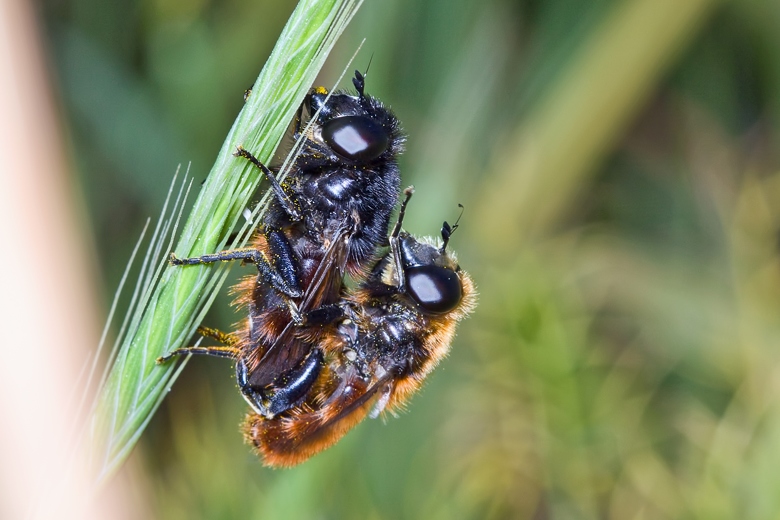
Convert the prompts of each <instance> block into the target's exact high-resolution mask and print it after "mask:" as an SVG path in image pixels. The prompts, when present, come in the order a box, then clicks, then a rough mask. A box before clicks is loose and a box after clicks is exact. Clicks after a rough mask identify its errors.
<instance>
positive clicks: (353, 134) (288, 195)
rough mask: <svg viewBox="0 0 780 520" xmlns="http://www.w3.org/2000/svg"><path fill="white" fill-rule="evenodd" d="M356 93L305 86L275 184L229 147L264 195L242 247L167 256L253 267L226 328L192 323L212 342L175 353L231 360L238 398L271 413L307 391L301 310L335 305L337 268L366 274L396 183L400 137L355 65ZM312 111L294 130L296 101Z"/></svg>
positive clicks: (310, 357) (340, 272)
mask: <svg viewBox="0 0 780 520" xmlns="http://www.w3.org/2000/svg"><path fill="white" fill-rule="evenodd" d="M352 82H353V85H354V86H355V88H356V90H357V95H352V94H350V93H347V92H336V93H334V94H332V95H330V96H328V92H327V90H326V89H324V88H322V87H318V88H315V89H313V90H312V91H311V92H310V93H309V94H308V95H307V96H306V98H305V100H304V102H303V104H302V106H301V108H300V109H299V111H298V116H297V117H296V121H295V126H294V132H293V139H294V140H295V141H296V142H297V141H302V145H301V147H300V153H299V154H298V155H297V156H296V157H295V160H294V161H293V163H292V166H291V167H290V170H289V173H288V176H287V178H286V179H285V180H284V182H282V183H280V182H278V181H277V179H276V175H275V173H274V172H273V171H272V170H270V169H269V168H267V167H266V166H265V165H264V164H262V163H261V162H260V161H259V160H257V159H256V158H255V157H254V156H253V155H252V154H251V153H249V152H248V151H246V150H244V149H243V148H240V147H239V149H238V151H237V152H236V154H235V155H237V156H240V157H243V158H245V159H248V160H249V161H251V162H252V163H253V164H254V165H255V166H256V167H257V168H259V169H261V170H262V171H263V173H264V174H265V176H266V178H267V179H268V181H269V183H270V187H271V190H272V192H273V195H274V196H273V198H272V200H271V203H270V205H269V207H268V210H267V212H266V213H265V214H264V216H263V219H262V221H261V225H260V228H259V230H258V232H257V233H256V235H255V236H254V238H253V240H252V242H251V245H250V247H248V248H244V249H238V250H230V251H221V252H218V253H215V254H210V255H204V256H200V257H194V258H177V257H176V256H175V255H173V254H171V257H170V262H171V264H173V265H194V264H204V263H212V262H218V261H229V260H241V261H244V262H250V263H254V264H255V265H256V266H257V269H258V274H257V275H255V276H249V277H247V278H246V279H244V280H243V281H242V282H241V283H239V284H238V285H237V286H236V287H235V288H234V292H236V293H238V295H239V296H238V298H237V300H236V301H237V303H238V304H239V305H244V306H246V308H247V310H248V318H247V319H246V320H245V321H244V322H243V323H242V324H241V325H239V327H238V330H237V331H236V332H234V333H230V334H225V333H221V332H219V331H215V330H213V329H200V332H201V333H203V334H204V335H207V336H210V337H213V338H215V339H217V340H218V341H220V342H221V343H223V344H224V346H222V347H192V348H183V349H177V350H175V351H173V352H171V353H170V354H168V355H166V356H164V357H162V358H160V359H159V360H158V362H165V361H167V360H168V359H170V358H171V357H173V356H175V355H178V354H184V353H198V354H207V355H213V356H220V357H228V358H232V359H235V360H236V377H237V381H238V384H239V387H240V389H241V392H242V394H243V395H244V397H245V399H246V400H247V401H248V402H249V404H250V405H251V406H252V408H253V409H254V410H255V411H256V412H257V413H259V414H261V415H264V416H266V417H273V416H275V415H276V414H278V413H280V412H282V411H284V410H286V409H289V408H290V407H291V406H293V405H294V404H295V403H296V402H297V401H299V400H300V399H301V398H302V397H303V395H304V394H305V393H306V392H307V391H308V385H310V384H311V383H312V382H313V380H314V379H313V378H314V376H315V372H316V370H317V367H318V366H319V364H320V361H321V360H320V359H319V358H318V357H317V355H316V352H313V351H312V350H311V349H309V348H308V346H307V345H305V344H303V343H300V342H296V341H292V335H293V329H294V327H295V323H296V321H297V320H298V319H299V318H298V317H299V315H300V314H301V313H306V312H308V311H310V310H313V309H319V308H323V307H324V308H327V306H328V305H336V304H337V303H338V302H339V299H340V292H341V287H342V283H343V281H344V277H345V276H346V275H350V276H352V277H355V278H356V279H358V280H359V279H362V278H364V277H365V276H366V271H367V270H368V268H369V267H370V266H371V265H372V263H373V261H374V259H375V255H376V251H377V249H378V248H379V247H380V246H382V245H384V244H385V242H386V240H387V229H388V225H389V222H390V216H391V213H392V211H393V209H394V207H395V201H396V197H397V193H398V191H399V189H400V188H399V185H400V174H399V171H398V165H397V157H398V155H399V154H400V153H402V151H403V145H404V136H403V134H402V132H401V129H400V124H399V122H398V119H397V118H396V117H395V116H394V115H393V113H392V112H391V111H390V110H389V109H388V108H387V107H385V106H384V105H383V104H382V103H381V102H380V101H379V100H377V99H376V98H373V97H371V96H369V95H366V94H365V91H364V89H365V78H364V76H363V75H362V74H361V73H360V72H359V71H355V77H354V78H353V80H352ZM304 108H305V109H306V111H307V113H308V116H309V117H310V118H314V120H313V121H312V123H311V124H310V126H309V130H308V131H302V116H303V110H304Z"/></svg>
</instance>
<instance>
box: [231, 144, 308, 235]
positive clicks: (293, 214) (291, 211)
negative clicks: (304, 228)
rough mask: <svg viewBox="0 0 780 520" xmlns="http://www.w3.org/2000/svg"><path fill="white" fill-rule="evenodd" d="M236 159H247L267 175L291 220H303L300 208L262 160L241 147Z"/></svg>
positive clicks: (272, 188) (278, 199) (277, 198)
mask: <svg viewBox="0 0 780 520" xmlns="http://www.w3.org/2000/svg"><path fill="white" fill-rule="evenodd" d="M233 155H235V156H236V157H243V158H244V159H247V160H248V161H249V162H251V163H252V164H254V165H255V166H256V167H257V168H258V169H259V170H260V171H261V172H263V174H264V175H265V178H266V179H268V182H270V183H271V190H273V192H274V195H275V196H276V200H277V201H278V202H279V204H280V205H281V206H282V208H284V211H285V212H286V213H287V214H288V215H289V216H290V218H291V219H292V220H293V221H295V222H299V221H301V220H303V215H302V214H301V211H300V209H299V208H297V207H296V206H295V203H294V202H293V201H292V200H290V197H289V196H288V195H287V194H286V193H285V192H284V188H282V185H281V184H279V181H278V180H277V179H276V175H274V172H272V171H271V170H270V169H269V168H268V167H267V166H266V165H265V164H263V163H261V162H260V160H259V159H258V158H257V157H255V156H254V155H252V154H251V153H250V152H248V151H247V150H246V149H244V148H243V147H241V146H239V147H238V149H237V150H236V153H234V154H233Z"/></svg>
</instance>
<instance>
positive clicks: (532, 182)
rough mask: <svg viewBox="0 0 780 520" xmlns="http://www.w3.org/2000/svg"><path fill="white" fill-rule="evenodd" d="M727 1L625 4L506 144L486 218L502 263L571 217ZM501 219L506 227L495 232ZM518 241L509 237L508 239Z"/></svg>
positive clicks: (482, 211) (634, 0)
mask: <svg viewBox="0 0 780 520" xmlns="http://www.w3.org/2000/svg"><path fill="white" fill-rule="evenodd" d="M719 3H720V1H719V0H688V1H686V2H677V1H676V0H629V1H627V2H619V3H618V4H617V5H616V6H615V7H614V8H612V10H611V12H609V13H608V15H607V16H606V17H605V20H604V21H603V23H602V24H601V25H600V26H599V27H597V28H596V29H595V30H594V31H593V32H592V34H591V35H590V36H589V37H588V38H587V39H586V40H585V42H584V44H583V45H582V48H581V50H579V51H578V52H577V55H575V56H574V57H573V58H572V60H571V62H570V63H569V65H568V66H567V67H566V68H565V69H564V70H563V71H562V73H561V74H560V79H559V80H558V81H557V82H556V84H555V85H554V86H553V87H552V88H551V89H550V91H549V93H548V94H547V95H546V97H545V99H544V100H542V102H541V103H540V104H539V105H538V106H537V107H536V108H535V109H534V110H533V112H531V113H530V114H529V115H528V117H527V118H526V121H525V122H524V123H523V124H522V125H521V126H520V128H518V130H517V131H516V132H515V133H514V135H512V136H510V137H509V138H508V139H507V142H506V143H505V146H502V148H501V149H502V150H504V151H505V153H503V154H502V155H500V156H499V157H497V159H496V161H495V164H494V166H493V168H492V170H493V171H494V172H495V177H494V178H493V180H492V181H491V182H489V183H485V184H484V186H485V192H484V197H483V199H482V200H481V201H480V205H479V208H478V211H476V212H475V213H476V214H478V215H479V219H480V223H481V225H478V226H475V229H483V230H491V229H493V230H495V233H500V235H501V236H500V237H496V236H487V235H486V236H485V237H484V238H485V239H487V240H490V241H491V244H495V246H497V247H495V253H496V255H497V256H500V257H507V256H510V253H511V252H510V251H506V248H507V247H513V248H514V247H519V246H520V244H523V245H524V242H525V238H527V237H528V236H533V235H534V234H539V233H540V232H543V231H544V230H545V229H546V227H547V226H549V225H550V223H551V222H553V221H554V220H555V218H556V217H557V216H558V215H559V214H560V212H561V211H563V210H564V209H565V207H566V205H567V204H568V203H569V202H570V200H571V198H572V197H573V196H576V193H577V187H578V186H579V185H580V183H581V182H582V180H583V178H584V176H585V175H587V174H588V173H589V172H591V171H593V167H594V165H595V164H596V163H597V162H598V161H599V160H601V159H602V158H603V157H604V156H605V154H606V153H608V151H609V150H610V147H611V146H613V145H614V143H615V141H616V138H617V137H618V136H619V135H620V133H621V132H622V131H623V130H624V128H625V126H626V125H627V124H628V122H629V121H631V119H632V118H633V117H634V115H635V113H636V112H637V110H639V108H641V106H642V103H643V102H644V101H645V100H646V99H647V97H648V96H649V95H650V93H651V92H652V89H653V88H654V87H655V86H656V85H657V84H658V81H659V78H660V77H662V75H663V74H664V73H665V72H666V70H667V69H668V67H669V66H670V65H671V63H672V62H673V59H674V58H675V57H676V56H677V55H678V53H679V52H680V51H681V50H682V49H684V48H685V46H686V43H687V42H688V41H689V40H690V39H691V38H692V37H693V36H694V35H695V34H696V33H697V30H698V28H699V27H700V26H701V25H702V23H703V22H704V20H706V18H707V16H708V15H709V14H710V13H711V12H712V11H713V10H714V8H715V7H716V6H717V5H718V4H719ZM495 222H501V223H502V225H501V226H498V227H496V226H494V225H493V224H494V223H495ZM508 236H509V237H512V240H506V237H508Z"/></svg>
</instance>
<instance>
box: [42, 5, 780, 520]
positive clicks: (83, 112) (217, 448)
mask: <svg viewBox="0 0 780 520" xmlns="http://www.w3.org/2000/svg"><path fill="white" fill-rule="evenodd" d="M293 7H294V2H292V1H279V0H276V1H260V2H250V1H248V0H228V1H225V2H216V1H210V0H189V1H183V0H135V1H127V2H115V1H114V2H101V1H96V0H40V1H39V3H38V10H39V14H40V16H41V19H42V21H43V27H44V33H45V38H46V43H47V46H48V50H49V59H50V63H51V66H52V70H53V74H54V77H55V82H56V88H57V90H58V91H57V95H58V98H59V101H60V105H61V108H62V118H63V121H64V126H65V129H66V131H67V136H68V139H69V144H70V150H71V154H72V160H73V162H74V165H75V168H76V169H77V171H78V174H79V176H80V180H81V183H82V188H83V191H84V193H85V198H86V200H87V202H88V211H89V215H90V218H91V226H92V229H91V232H92V234H93V236H94V239H95V242H96V249H97V251H98V254H99V257H100V260H101V264H102V267H103V271H102V272H101V273H96V276H98V277H99V278H100V280H101V284H102V287H103V293H104V295H105V299H106V302H107V303H106V308H107V307H108V302H110V298H111V295H112V294H113V291H114V288H115V287H116V286H117V284H118V281H119V277H120V276H121V272H122V270H123V268H124V266H125V262H126V260H127V258H128V256H129V254H130V251H131V249H132V246H133V244H134V243H135V241H136V239H137V237H138V234H139V233H140V230H141V228H142V225H143V221H144V220H145V218H146V217H147V216H156V215H157V214H158V213H159V210H160V207H161V205H162V201H163V199H164V197H165V194H166V192H167V188H168V185H169V183H170V180H171V177H172V175H173V172H174V170H175V169H176V167H177V165H179V164H182V165H184V166H186V165H187V164H188V163H191V168H190V172H191V173H192V175H193V176H194V177H195V179H196V182H198V181H200V180H201V179H203V178H204V177H205V175H206V173H207V172H208V171H209V169H210V167H211V165H212V163H213V161H214V158H215V156H216V153H217V151H218V149H219V147H220V146H221V144H222V141H223V139H224V136H225V134H226V133H227V130H228V128H229V126H230V124H231V123H232V121H233V119H234V117H235V116H236V114H237V113H238V110H239V109H240V108H241V105H242V93H243V90H244V89H246V88H248V87H249V86H250V85H251V84H252V82H253V81H254V79H255V78H256V76H257V74H258V71H259V70H260V68H261V66H262V64H263V62H264V60H265V57H266V56H267V54H268V53H269V52H270V49H271V48H272V46H273V43H274V41H275V39H276V37H277V36H278V34H279V32H280V30H281V27H282V26H283V24H284V22H285V21H286V19H287V16H288V15H289V14H290V12H291V11H292V9H293ZM777 27H780V3H778V2H772V1H769V0H743V1H741V2H725V1H715V0H686V1H684V2H679V1H672V0H623V1H608V0H598V1H592V2H582V1H579V0H547V1H541V0H526V1H523V0H514V1H513V0H484V1H482V2H473V1H465V0H447V1H444V0H426V1H419V0H395V1H377V0H374V1H367V2H366V3H365V4H364V6H363V7H362V8H361V11H360V12H359V13H358V15H357V17H356V18H355V20H354V21H353V23H352V24H351V25H350V26H349V28H348V29H347V31H346V33H345V35H344V37H343V38H342V40H341V41H340V42H339V44H338V45H337V48H336V50H335V51H334V53H332V54H331V57H330V60H329V63H328V66H327V67H326V69H325V70H324V71H323V73H322V78H321V82H320V83H321V84H323V85H326V86H331V85H332V83H333V82H334V81H335V79H336V78H337V77H338V75H339V74H340V72H341V70H342V69H343V67H344V65H345V64H346V62H347V60H348V58H349V56H351V54H352V53H353V52H354V50H355V49H356V47H357V45H358V44H359V42H360V41H361V40H362V39H363V38H367V41H366V44H365V46H364V48H363V51H362V53H361V54H360V55H359V56H358V58H357V60H356V62H355V66H356V67H357V68H360V69H364V68H365V65H366V64H367V63H368V61H369V58H370V56H371V55H372V54H373V61H372V65H371V70H370V74H369V76H368V80H367V81H368V83H367V91H369V92H370V93H372V94H374V95H376V96H378V97H380V98H381V99H383V100H384V101H386V102H387V103H388V104H390V105H391V106H392V107H393V108H394V110H395V111H396V113H397V115H398V117H399V118H400V119H401V121H402V122H403V124H404V127H405V129H406V131H407V133H408V135H409V143H408V151H407V153H406V154H405V155H404V156H403V158H402V171H403V183H404V184H414V185H415V186H416V188H417V194H416V196H415V199H414V201H413V202H412V204H411V205H410V209H409V215H408V218H407V221H406V228H407V229H408V230H409V231H411V232H413V233H415V234H436V233H437V231H438V229H439V227H440V225H441V221H442V220H444V219H448V220H450V221H452V220H453V219H454V218H455V216H456V215H457V203H462V204H463V205H464V206H465V207H466V210H465V214H464V216H463V219H462V221H461V222H462V227H461V230H459V231H458V233H457V234H456V235H455V236H454V238H453V242H452V245H453V248H454V249H455V250H457V251H458V253H459V258H460V261H461V266H462V267H463V268H464V269H466V270H468V271H470V272H471V273H472V275H473V277H474V279H475V280H476V282H477V284H478V286H479V289H480V305H479V307H478V308H477V311H476V313H475V314H474V315H473V316H472V317H471V318H470V319H469V320H467V321H465V322H464V323H463V324H462V325H461V327H460V329H459V335H458V337H457V339H456V341H455V343H454V345H453V350H452V354H451V356H450V358H449V359H447V360H446V361H445V362H444V363H443V364H442V366H441V367H440V368H439V369H438V370H437V371H436V372H434V373H433V374H432V376H431V377H430V379H429V383H428V384H427V385H426V386H425V388H424V389H423V391H422V392H420V393H419V394H418V395H417V396H415V398H414V399H413V400H412V402H411V404H410V406H409V410H408V412H407V413H405V414H402V415H401V417H399V418H397V419H396V418H390V419H389V420H387V421H386V422H383V421H381V420H369V421H366V422H365V423H364V424H362V425H360V426H358V427H357V428H356V429H355V430H354V431H353V432H351V433H350V434H349V435H347V436H346V437H345V438H344V439H343V440H342V441H341V442H340V443H339V444H338V445H336V446H335V447H333V448H331V449H330V450H328V451H326V452H324V453H322V454H321V455H318V456H317V457H315V458H314V459H312V460H311V461H309V462H307V463H305V464H303V465H302V466H300V467H297V468H294V469H291V470H277V471H273V470H268V469H265V468H262V467H261V465H260V464H259V463H258V461H257V460H256V459H255V458H254V457H253V455H252V454H251V452H250V451H249V449H248V448H247V447H246V446H244V445H243V443H242V439H241V436H240V434H239V432H238V424H239V422H240V420H241V418H242V417H243V414H244V411H245V409H246V405H245V404H244V401H243V400H242V399H241V398H240V396H239V394H238V392H237V390H236V386H235V383H234V381H233V375H232V367H231V366H230V364H229V363H221V362H220V361H219V360H212V359H193V360H192V361H191V362H190V364H189V366H188V367H187V369H186V370H185V372H184V374H183V376H182V377H181V378H180V379H179V381H178V383H177V384H176V386H175V387H174V389H173V391H172V392H171V394H170V395H169V397H168V399H167V400H166V402H165V403H164V404H163V406H162V408H161V410H160V411H159V412H158V414H157V415H156V416H155V418H154V419H153V421H152V423H151V425H150V427H149V429H148V431H147V432H146V433H145V435H144V437H143V439H142V442H141V445H140V446H139V448H138V449H137V450H136V451H135V453H134V455H133V458H132V459H133V460H132V461H131V462H132V464H133V465H134V466H136V467H140V468H141V469H142V475H143V481H140V482H136V484H135V485H136V486H137V488H138V491H137V492H138V496H139V497H140V496H143V495H145V498H144V500H145V501H146V507H147V509H148V511H149V514H150V515H154V516H156V517H158V518H166V519H167V518H172V519H178V518H182V519H183V518H188V519H192V518H209V519H213V518H239V517H246V518H355V519H366V518H434V519H435V518H442V519H443V518H532V519H537V520H539V519H547V518H555V519H563V518H566V519H569V518H615V519H627V518H642V519H645V518H675V519H679V518H706V519H717V518H723V519H727V518H755V519H766V518H779V517H780V476H779V475H778V469H777V468H779V467H780V402H778V399H777V396H778V395H780V363H779V361H780V276H779V275H780V272H779V271H778V244H779V243H780V241H779V240H778V239H779V238H780V235H779V234H778V231H780V175H778V171H779V170H778V159H779V157H778V154H777V153H776V152H775V149H776V148H777V145H778V139H779V138H780V135H778V129H779V128H780V126H779V125H780V95H778V92H780V31H778V30H777ZM344 86H347V85H344ZM196 188H197V186H196ZM233 271H234V272H233V275H235V276H238V275H239V274H241V273H240V271H242V269H234V270H233ZM222 292H223V294H222V296H221V297H220V298H219V299H218V300H217V302H216V304H215V305H214V307H213V309H212V311H211V313H210V315H209V317H208V318H207V320H206V324H207V325H209V326H216V327H220V328H228V327H229V326H230V324H231V323H233V322H234V321H236V320H237V319H238V317H237V316H236V315H235V314H234V313H233V312H232V311H231V309H230V307H229V302H230V297H229V296H228V295H227V290H223V291H222Z"/></svg>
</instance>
